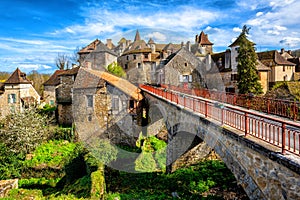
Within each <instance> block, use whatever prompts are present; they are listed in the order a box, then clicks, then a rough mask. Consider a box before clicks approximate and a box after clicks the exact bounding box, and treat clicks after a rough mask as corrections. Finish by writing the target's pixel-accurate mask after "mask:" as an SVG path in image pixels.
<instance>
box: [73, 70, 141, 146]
mask: <svg viewBox="0 0 300 200" xmlns="http://www.w3.org/2000/svg"><path fill="white" fill-rule="evenodd" d="M143 101H144V97H143V96H142V94H141V91H140V89H139V88H138V87H136V86H134V85H133V84H131V83H130V82H128V81H127V80H125V79H122V78H119V77H116V76H114V75H112V74H110V73H107V72H103V71H96V70H91V69H86V68H80V69H79V71H78V74H77V78H76V81H75V83H74V86H73V101H72V104H73V116H74V122H75V126H76V129H77V131H78V133H79V137H80V139H81V140H83V141H90V140H94V139H95V138H97V137H105V138H108V139H110V141H111V142H113V143H130V144H132V142H133V141H135V140H136V138H137V137H138V135H139V133H140V131H141V126H140V125H142V124H143V123H146V122H145V121H144V120H145V116H143V107H142V105H143ZM144 112H145V111H144ZM143 119H144V120H143Z"/></svg>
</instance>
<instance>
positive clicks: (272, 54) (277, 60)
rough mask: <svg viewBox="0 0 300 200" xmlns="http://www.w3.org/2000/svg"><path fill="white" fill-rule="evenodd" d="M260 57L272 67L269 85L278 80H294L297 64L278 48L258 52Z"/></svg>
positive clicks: (265, 63)
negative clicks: (286, 57) (283, 54)
mask: <svg viewBox="0 0 300 200" xmlns="http://www.w3.org/2000/svg"><path fill="white" fill-rule="evenodd" d="M257 56H258V59H259V60H260V61H261V62H262V63H263V64H264V65H266V66H268V67H270V69H271V71H270V73H269V85H270V86H272V85H274V84H275V83H276V82H278V81H292V80H294V73H295V66H296V64H294V63H292V62H290V61H288V60H286V59H285V58H284V57H283V56H281V55H280V53H279V52H278V51H276V50H273V51H265V52H259V53H257Z"/></svg>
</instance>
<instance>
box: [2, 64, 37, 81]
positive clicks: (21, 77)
mask: <svg viewBox="0 0 300 200" xmlns="http://www.w3.org/2000/svg"><path fill="white" fill-rule="evenodd" d="M4 83H5V84H21V83H22V84H31V83H32V82H31V81H30V80H28V79H27V78H26V74H25V73H23V72H21V71H20V69H19V68H17V69H16V70H15V71H14V72H13V73H12V75H11V76H10V77H9V78H8V79H7V81H5V82H4Z"/></svg>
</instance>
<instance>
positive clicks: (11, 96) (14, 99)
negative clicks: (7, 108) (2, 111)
mask: <svg viewBox="0 0 300 200" xmlns="http://www.w3.org/2000/svg"><path fill="white" fill-rule="evenodd" d="M16 102H17V96H16V94H9V95H8V103H16Z"/></svg>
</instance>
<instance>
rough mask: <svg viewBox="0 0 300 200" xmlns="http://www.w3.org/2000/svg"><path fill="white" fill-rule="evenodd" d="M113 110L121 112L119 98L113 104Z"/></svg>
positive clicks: (114, 99)
mask: <svg viewBox="0 0 300 200" xmlns="http://www.w3.org/2000/svg"><path fill="white" fill-rule="evenodd" d="M111 108H112V109H113V110H119V98H117V97H114V98H113V99H112V102H111Z"/></svg>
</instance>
